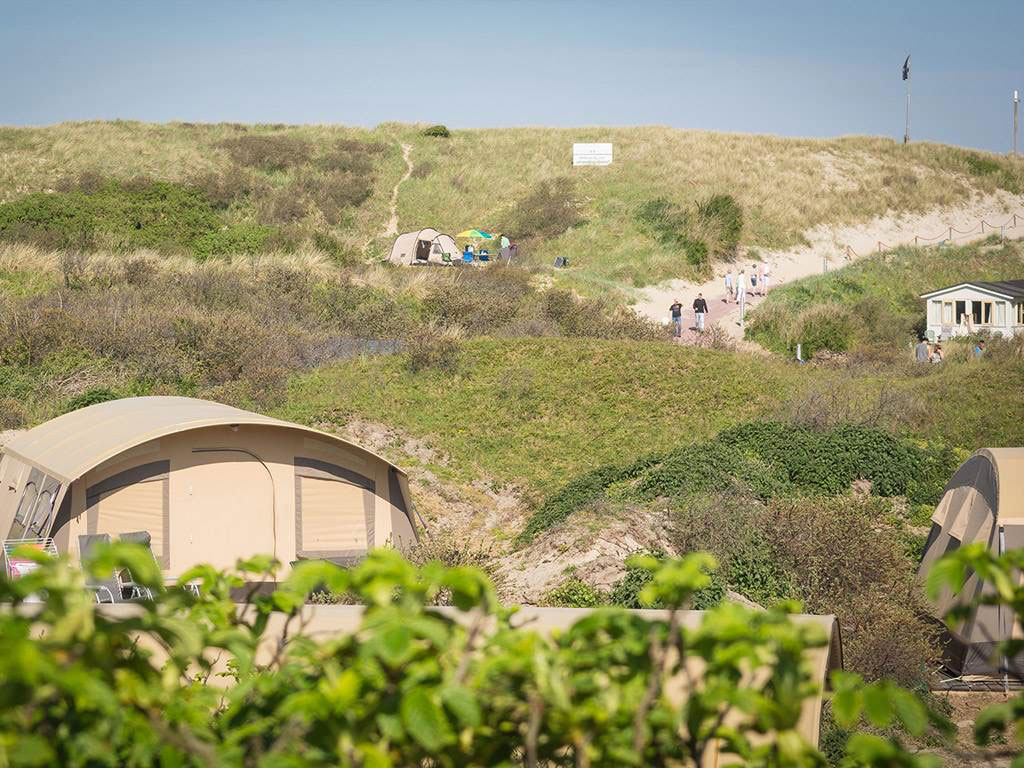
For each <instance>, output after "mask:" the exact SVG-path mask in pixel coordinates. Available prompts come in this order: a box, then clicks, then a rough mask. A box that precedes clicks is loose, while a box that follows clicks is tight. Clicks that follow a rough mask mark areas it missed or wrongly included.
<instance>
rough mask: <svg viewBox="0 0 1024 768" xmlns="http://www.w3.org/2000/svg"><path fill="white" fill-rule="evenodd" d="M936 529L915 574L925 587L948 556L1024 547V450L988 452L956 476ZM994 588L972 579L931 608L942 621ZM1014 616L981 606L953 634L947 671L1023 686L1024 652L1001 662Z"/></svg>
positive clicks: (1017, 631) (1015, 631)
mask: <svg viewBox="0 0 1024 768" xmlns="http://www.w3.org/2000/svg"><path fill="white" fill-rule="evenodd" d="M931 521H932V526H931V531H930V532H929V534H928V539H927V541H926V543H925V550H924V556H923V557H922V560H921V565H920V568H919V569H918V577H919V579H920V580H921V581H922V582H923V581H924V580H925V579H926V578H927V575H928V571H929V570H930V569H931V567H932V565H933V564H934V563H935V562H936V561H937V560H938V559H939V558H941V557H942V556H943V555H944V554H946V553H948V552H952V551H954V550H956V549H958V548H959V547H961V546H963V545H966V544H970V543H973V542H979V541H980V542H984V543H985V545H986V546H987V547H988V548H989V550H991V552H992V553H993V554H994V555H1001V554H1002V553H1004V552H1006V551H1007V550H1010V549H1019V548H1021V547H1024V448H983V449H982V450H979V451H977V452H976V453H975V454H974V455H973V456H971V457H970V458H969V459H968V460H967V461H966V462H964V464H963V465H962V466H961V467H960V468H959V469H958V470H957V471H956V473H955V474H954V475H953V477H952V479H950V481H949V483H948V484H947V485H946V489H945V491H944V493H943V495H942V500H941V501H940V502H939V505H938V506H937V507H936V508H935V513H934V514H933V515H932V518H931ZM988 589H990V587H988V586H987V585H986V584H985V583H984V582H983V581H981V580H980V579H979V578H978V577H977V576H976V575H972V576H971V577H970V578H969V580H968V581H967V583H966V584H965V585H964V588H963V589H962V590H960V592H959V593H958V594H956V595H954V594H952V593H950V592H949V591H948V590H947V591H946V592H945V593H944V594H943V595H941V596H940V597H939V599H938V600H936V601H935V603H934V604H933V606H932V607H933V615H934V616H935V618H936V619H942V618H943V617H944V616H945V615H946V613H947V612H948V611H949V609H950V608H952V607H954V606H956V605H959V604H963V603H968V602H971V601H974V600H976V599H977V598H978V597H980V596H981V595H983V594H985V593H986V591H987V590H988ZM1021 632H1022V628H1021V627H1020V626H1019V625H1017V624H1015V622H1014V617H1013V613H1012V611H1010V610H1008V609H1007V608H1004V607H1001V606H989V605H985V606H981V607H980V608H978V610H977V612H976V614H975V615H974V617H973V618H972V619H971V620H970V621H969V622H968V623H967V624H965V625H964V626H962V627H959V628H958V629H956V630H948V634H949V636H948V638H947V639H948V643H947V645H946V647H945V659H944V661H945V665H946V667H947V669H948V670H949V671H950V672H951V673H952V674H953V676H954V678H955V679H956V680H957V681H961V682H964V683H967V684H971V683H974V682H976V683H978V684H979V685H984V684H985V683H986V681H989V682H994V681H999V682H1000V684H1002V682H1003V681H1004V680H1005V679H1007V678H1012V679H1014V680H1016V681H1018V682H1019V681H1024V654H1020V655H1018V656H1017V657H1015V658H1012V659H1004V658H1000V657H999V656H998V653H997V651H996V646H997V644H998V643H999V642H1000V641H1004V640H1008V639H1011V638H1018V637H1020V636H1021Z"/></svg>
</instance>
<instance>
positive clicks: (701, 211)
mask: <svg viewBox="0 0 1024 768" xmlns="http://www.w3.org/2000/svg"><path fill="white" fill-rule="evenodd" d="M697 218H698V220H699V221H700V222H701V223H702V224H703V225H704V226H705V227H707V228H711V229H712V230H713V231H714V232H715V235H716V237H715V244H716V246H717V248H716V253H715V255H716V256H724V257H726V258H728V259H732V258H734V257H735V256H736V253H737V250H738V248H739V244H740V237H741V236H742V235H743V208H742V207H741V206H740V204H739V203H738V202H736V198H734V197H733V196H732V195H712V196H711V197H709V198H707V199H706V200H702V201H701V202H699V203H697Z"/></svg>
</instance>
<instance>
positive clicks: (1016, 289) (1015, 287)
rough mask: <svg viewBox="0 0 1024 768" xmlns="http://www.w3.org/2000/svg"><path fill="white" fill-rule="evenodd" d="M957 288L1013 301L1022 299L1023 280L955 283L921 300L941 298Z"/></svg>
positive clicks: (1023, 291) (1023, 296)
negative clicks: (982, 292) (975, 290)
mask: <svg viewBox="0 0 1024 768" xmlns="http://www.w3.org/2000/svg"><path fill="white" fill-rule="evenodd" d="M957 288H977V289H979V290H981V291H986V292H987V293H994V294H995V295H997V296H1002V297H1003V298H1006V299H1011V300H1013V301H1019V300H1021V299H1024V280H1000V281H996V282H987V281H982V280H971V281H968V282H964V283H957V284H956V285H951V286H948V287H947V288H939V289H938V290H937V291H930V292H929V293H922V294H921V298H922V299H930V298H931V297H932V296H941V295H942V294H944V293H948V292H949V291H953V290H956V289H957Z"/></svg>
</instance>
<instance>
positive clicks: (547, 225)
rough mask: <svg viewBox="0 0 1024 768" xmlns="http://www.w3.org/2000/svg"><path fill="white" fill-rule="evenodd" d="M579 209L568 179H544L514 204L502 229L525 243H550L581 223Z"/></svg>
mask: <svg viewBox="0 0 1024 768" xmlns="http://www.w3.org/2000/svg"><path fill="white" fill-rule="evenodd" d="M580 206H581V202H580V200H579V197H578V196H577V194H576V186H575V184H573V181H572V179H570V178H568V177H565V176H560V177H558V178H555V179H545V180H544V181H542V182H540V183H539V184H538V185H537V186H536V187H535V188H534V189H533V190H532V191H531V192H530V193H529V194H528V195H527V196H526V197H524V198H522V199H521V200H520V201H519V202H518V203H516V205H515V207H514V208H513V210H512V212H511V214H510V216H509V225H508V227H507V228H506V229H507V230H508V231H509V232H510V233H511V234H512V236H513V237H514V238H515V239H516V240H519V241H522V242H526V243H527V244H528V243H529V242H531V241H532V242H537V241H541V240H550V239H551V238H555V237H558V236H559V235H561V234H562V233H564V232H567V231H568V230H570V229H572V228H573V227H577V226H580V225H581V224H582V223H583V217H582V214H581V212H580ZM527 247H528V245H527Z"/></svg>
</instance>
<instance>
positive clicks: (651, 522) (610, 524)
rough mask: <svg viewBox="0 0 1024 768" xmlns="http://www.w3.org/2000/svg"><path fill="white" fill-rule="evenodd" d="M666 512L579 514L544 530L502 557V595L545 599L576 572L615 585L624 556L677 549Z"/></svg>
mask: <svg viewBox="0 0 1024 768" xmlns="http://www.w3.org/2000/svg"><path fill="white" fill-rule="evenodd" d="M670 538H671V537H670V525H669V524H668V522H667V517H666V516H665V515H663V514H659V513H657V512H654V511H650V510H641V511H637V512H635V513H633V512H631V513H630V515H629V517H628V519H623V518H622V517H619V516H614V515H611V514H602V513H601V512H591V513H582V514H577V515H576V516H574V517H573V523H572V525H563V526H559V527H557V528H555V529H552V530H550V531H547V532H545V533H544V534H542V535H541V536H539V537H538V538H537V539H536V540H535V541H534V542H533V543H531V544H530V545H529V546H526V547H524V548H522V549H520V550H517V551H515V552H511V553H509V554H506V555H505V556H503V557H501V558H500V559H499V561H498V564H497V566H496V568H495V571H496V573H497V574H498V576H499V578H500V580H501V583H502V597H503V598H504V599H505V600H507V601H509V602H513V603H528V604H537V603H540V602H541V601H542V600H543V598H544V595H545V594H547V593H548V592H549V591H551V590H552V589H553V588H554V587H556V586H558V585H559V584H561V583H562V582H563V581H564V580H565V579H566V578H567V576H568V575H569V574H570V573H572V574H574V575H575V576H576V577H577V578H579V579H582V580H583V581H585V582H586V583H587V584H590V585H591V586H594V587H597V588H598V589H610V588H611V587H612V586H614V585H615V583H616V582H618V581H619V580H620V579H621V578H622V576H623V574H624V573H625V566H624V561H625V559H626V558H627V557H629V556H630V555H631V554H633V553H635V552H637V551H639V550H661V551H663V552H665V553H666V554H669V555H675V554H676V553H675V552H673V551H671V548H670V547H669V546H668V542H669V541H670Z"/></svg>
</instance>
